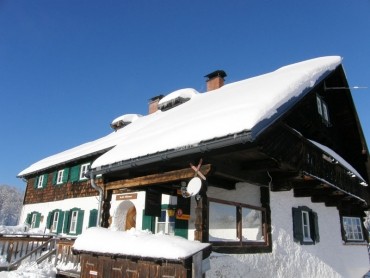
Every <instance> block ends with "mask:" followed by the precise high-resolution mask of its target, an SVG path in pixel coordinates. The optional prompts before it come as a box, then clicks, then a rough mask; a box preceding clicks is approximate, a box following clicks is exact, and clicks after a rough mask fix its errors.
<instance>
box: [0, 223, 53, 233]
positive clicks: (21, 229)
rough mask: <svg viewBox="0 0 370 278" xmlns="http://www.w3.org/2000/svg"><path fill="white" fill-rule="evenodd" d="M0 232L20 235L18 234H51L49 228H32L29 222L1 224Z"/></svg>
mask: <svg viewBox="0 0 370 278" xmlns="http://www.w3.org/2000/svg"><path fill="white" fill-rule="evenodd" d="M0 234H7V235H18V234H22V235H24V234H32V235H43V234H49V229H46V230H42V229H39V228H34V229H30V227H29V225H28V224H21V225H18V226H1V225H0Z"/></svg>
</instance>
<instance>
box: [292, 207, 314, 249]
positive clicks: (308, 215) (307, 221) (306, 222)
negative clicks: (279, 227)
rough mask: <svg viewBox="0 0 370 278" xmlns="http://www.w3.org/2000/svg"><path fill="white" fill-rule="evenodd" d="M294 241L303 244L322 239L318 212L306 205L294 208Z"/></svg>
mask: <svg viewBox="0 0 370 278" xmlns="http://www.w3.org/2000/svg"><path fill="white" fill-rule="evenodd" d="M292 214H293V237H294V241H296V242H299V243H300V244H302V245H310V244H315V243H318V242H319V241H320V235H319V224H318V216H317V213H316V212H314V211H312V210H311V209H310V208H308V207H306V206H302V207H298V208H292Z"/></svg>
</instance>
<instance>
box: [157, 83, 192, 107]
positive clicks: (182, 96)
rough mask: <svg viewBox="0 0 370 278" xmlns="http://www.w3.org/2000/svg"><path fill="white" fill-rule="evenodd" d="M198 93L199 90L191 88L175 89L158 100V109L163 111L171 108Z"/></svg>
mask: <svg viewBox="0 0 370 278" xmlns="http://www.w3.org/2000/svg"><path fill="white" fill-rule="evenodd" d="M196 94H198V92H197V91H196V90H194V89H191V88H187V89H181V90H177V91H174V92H172V93H170V94H168V95H167V96H165V97H164V98H162V99H161V100H160V101H159V102H158V109H159V110H161V111H166V110H169V109H171V108H173V107H176V106H178V105H180V104H183V103H184V102H187V101H189V100H190V99H191V98H192V97H194V96H195V95H196Z"/></svg>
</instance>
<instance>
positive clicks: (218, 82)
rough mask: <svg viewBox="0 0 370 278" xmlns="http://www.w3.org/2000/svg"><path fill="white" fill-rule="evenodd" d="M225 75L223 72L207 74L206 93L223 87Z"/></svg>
mask: <svg viewBox="0 0 370 278" xmlns="http://www.w3.org/2000/svg"><path fill="white" fill-rule="evenodd" d="M226 76H227V75H226V73H225V72H224V71H223V70H216V71H214V72H211V73H210V74H207V75H206V76H204V77H207V80H206V82H207V92H209V91H212V90H215V89H218V88H221V87H222V86H223V85H224V81H225V77H226Z"/></svg>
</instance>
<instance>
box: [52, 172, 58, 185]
mask: <svg viewBox="0 0 370 278" xmlns="http://www.w3.org/2000/svg"><path fill="white" fill-rule="evenodd" d="M57 178H58V171H55V172H54V174H53V185H56V184H57Z"/></svg>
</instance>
